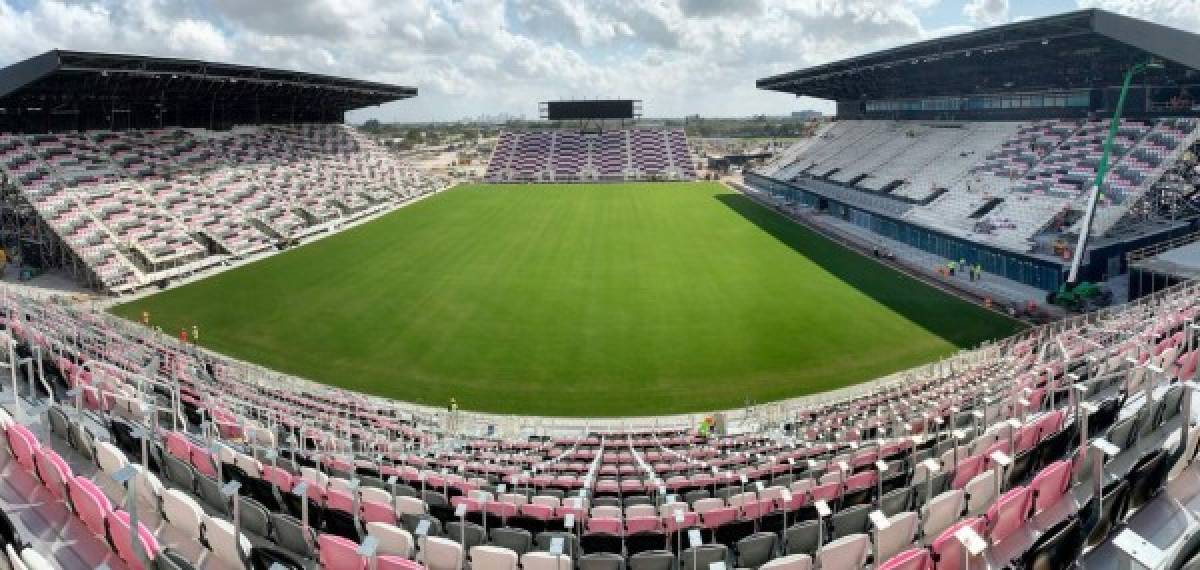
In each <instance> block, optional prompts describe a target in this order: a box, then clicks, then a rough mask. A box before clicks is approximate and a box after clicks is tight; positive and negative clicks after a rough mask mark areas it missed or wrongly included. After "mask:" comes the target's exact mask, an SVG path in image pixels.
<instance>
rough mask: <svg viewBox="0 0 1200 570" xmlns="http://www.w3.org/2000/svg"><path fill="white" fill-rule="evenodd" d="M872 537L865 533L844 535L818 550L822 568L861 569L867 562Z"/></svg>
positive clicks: (819, 563)
mask: <svg viewBox="0 0 1200 570" xmlns="http://www.w3.org/2000/svg"><path fill="white" fill-rule="evenodd" d="M870 544H871V539H870V538H869V537H868V536H867V535H865V534H852V535H850V536H843V537H842V538H839V539H837V540H835V541H833V542H830V543H829V544H826V545H825V546H822V547H821V549H820V550H818V551H817V567H818V568H820V569H821V570H859V569H861V568H862V567H863V565H864V564H866V562H867V554H868V553H869V551H870Z"/></svg>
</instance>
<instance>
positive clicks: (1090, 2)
mask: <svg viewBox="0 0 1200 570" xmlns="http://www.w3.org/2000/svg"><path fill="white" fill-rule="evenodd" d="M1077 2H1078V4H1079V7H1081V8H1102V9H1105V10H1109V11H1112V12H1117V13H1120V14H1125V15H1126V16H1133V17H1135V18H1141V19H1143V20H1151V21H1154V22H1158V23H1160V24H1164V25H1167V26H1172V27H1175V28H1179V29H1181V30H1188V31H1190V32H1193V33H1195V32H1197V31H1200V0H1077Z"/></svg>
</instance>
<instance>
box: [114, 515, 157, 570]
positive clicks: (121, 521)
mask: <svg viewBox="0 0 1200 570" xmlns="http://www.w3.org/2000/svg"><path fill="white" fill-rule="evenodd" d="M107 521H108V535H109V537H110V538H111V539H112V543H113V545H114V546H115V547H116V549H117V555H118V556H120V557H121V560H124V561H125V564H126V565H128V566H129V567H130V568H131V569H134V570H143V568H144V567H143V565H142V563H141V560H139V558H138V555H137V552H136V551H135V550H134V547H133V540H132V536H131V534H132V532H131V530H130V527H129V513H127V512H125V511H116V512H113V513H110V514H109V515H108V519H107ZM138 537H139V539H140V540H141V543H142V554H143V555H144V556H146V558H148V559H150V560H154V558H155V557H156V556H158V551H159V546H158V540H157V539H155V538H154V533H152V532H150V529H148V528H146V525H144V524H142V523H141V522H138Z"/></svg>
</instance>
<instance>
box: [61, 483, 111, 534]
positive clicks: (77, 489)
mask: <svg viewBox="0 0 1200 570" xmlns="http://www.w3.org/2000/svg"><path fill="white" fill-rule="evenodd" d="M67 495H68V496H69V497H70V499H71V507H72V508H73V509H74V510H75V513H76V514H77V515H78V516H79V519H80V520H82V521H83V524H84V526H86V527H87V529H88V530H90V531H91V532H92V534H94V535H96V536H104V529H105V526H104V525H105V520H106V519H107V518H108V515H109V513H111V512H112V503H110V502H109V500H108V496H107V495H105V494H104V491H102V490H100V488H99V487H97V486H96V484H95V483H92V482H91V480H89V479H86V478H84V477H82V476H79V477H75V478H73V479H71V480H70V481H69V482H68V483H67Z"/></svg>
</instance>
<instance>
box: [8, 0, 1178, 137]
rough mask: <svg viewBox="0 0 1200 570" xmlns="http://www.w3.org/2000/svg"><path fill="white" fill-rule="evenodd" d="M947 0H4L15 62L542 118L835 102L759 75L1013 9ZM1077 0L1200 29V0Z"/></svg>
mask: <svg viewBox="0 0 1200 570" xmlns="http://www.w3.org/2000/svg"><path fill="white" fill-rule="evenodd" d="M945 1H946V0H940V1H939V0H505V1H498V0H404V1H400V2H397V1H395V0H255V1H250V2H247V1H244V0H0V64H3V63H5V62H12V61H17V60H20V59H24V58H26V57H29V56H32V55H36V54H37V53H40V52H42V51H45V50H47V49H53V48H68V49H85V50H102V51H117V52H130V53H143V54H150V55H172V56H184V57H195V58H205V59H217V60H222V61H230V62H235V63H244V64H252V65H265V66H277V67H283V68H289V69H299V70H304V71H313V72H318V73H329V74H336V75H343V76H348V77H357V78H363V79H372V80H377V81H386V82H392V83H398V84H402V85H414V86H417V87H418V88H420V92H421V95H420V96H419V97H418V98H417V99H415V100H409V101H403V102H399V103H395V104H389V105H386V106H384V107H382V108H379V109H367V110H364V111H361V112H358V113H356V114H355V115H354V117H355V118H359V119H361V118H364V117H368V116H377V117H380V118H383V119H403V120H425V119H433V118H441V119H449V118H458V117H462V116H474V115H478V114H483V113H487V114H494V113H498V112H509V113H522V112H523V113H525V114H526V115H529V116H532V115H534V114H535V113H536V109H537V107H536V104H537V102H538V101H543V100H546V99H549V98H555V97H572V96H575V97H581V96H625V97H634V98H639V99H643V100H644V101H645V109H646V112H647V113H648V114H650V115H658V116H664V115H669V116H680V115H684V114H691V113H701V114H704V115H709V116H718V115H726V116H728V115H749V114H756V113H785V112H788V111H792V110H797V109H801V108H806V107H812V106H814V105H820V106H821V108H823V109H825V110H831V105H829V104H828V103H818V102H814V101H809V100H799V101H798V100H796V99H795V98H793V97H790V96H787V95H784V94H778V93H770V92H763V91H758V90H756V89H755V88H754V80H755V79H758V78H761V77H765V76H768V75H772V74H775V73H780V72H784V71H790V70H793V69H798V68H802V67H805V66H810V65H815V64H819V63H823V62H826V61H830V60H833V59H836V58H841V57H846V56H850V55H855V54H860V53H865V52H868V51H873V50H876V49H881V48H886V47H891V46H894V45H898V44H901V43H906V42H911V41H915V40H918V39H922V38H928V37H934V36H938V35H942V34H945V33H949V32H957V31H963V30H965V29H969V28H970V27H976V26H981V25H985V24H987V23H990V22H996V21H1002V20H1006V19H1008V18H1009V17H1010V14H1009V8H1008V2H1007V1H1006V0H969V1H968V2H967V3H965V4H963V5H958V6H944V5H942V4H941V3H940V2H945ZM1076 1H1078V2H1080V3H1081V5H1098V6H1100V7H1103V8H1107V9H1111V10H1116V11H1121V12H1124V13H1129V14H1132V15H1135V16H1138V17H1142V18H1147V19H1152V20H1155V21H1160V22H1163V23H1167V24H1171V25H1175V26H1177V27H1181V28H1184V29H1192V30H1195V29H1200V5H1198V3H1200V0H1076ZM934 12H939V13H941V14H942V17H940V18H939V19H938V24H937V26H936V27H931V26H927V25H926V24H925V22H926V21H928V18H929V17H930V16H931V15H932V14H933V13H934ZM946 13H949V14H950V17H949V21H947V18H946V17H945V14H946ZM960 13H961V16H957V17H958V18H961V20H959V21H954V20H955V19H956V15H958V14H960Z"/></svg>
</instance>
